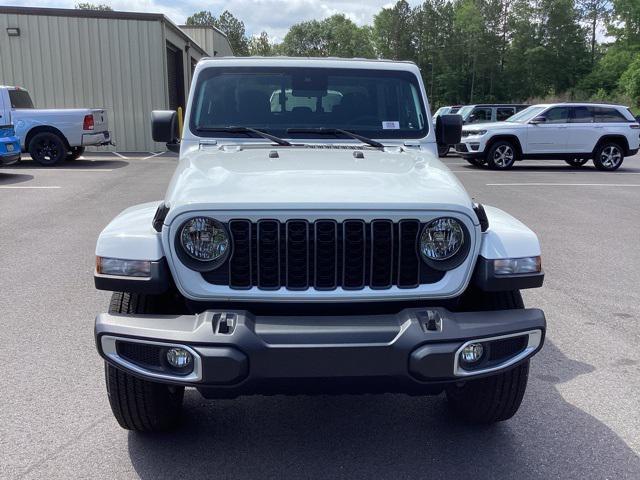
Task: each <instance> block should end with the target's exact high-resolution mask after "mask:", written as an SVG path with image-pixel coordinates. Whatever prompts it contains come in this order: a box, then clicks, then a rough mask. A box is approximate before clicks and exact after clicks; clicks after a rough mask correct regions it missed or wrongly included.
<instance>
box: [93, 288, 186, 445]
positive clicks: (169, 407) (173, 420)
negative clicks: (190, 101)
mask: <svg viewBox="0 0 640 480" xmlns="http://www.w3.org/2000/svg"><path fill="white" fill-rule="evenodd" d="M157 304H158V297H151V296H148V295H142V294H134V293H120V292H117V293H114V294H113V296H112V297H111V304H110V305H109V313H156V312H154V310H155V308H154V306H155V305H157ZM105 380H106V384H107V395H108V397H109V404H110V405H111V411H112V412H113V415H114V417H116V420H117V421H118V423H119V424H120V426H121V427H122V428H125V429H127V430H135V431H138V432H162V431H168V430H172V429H174V428H175V427H176V426H177V425H178V424H179V423H180V414H181V411H182V400H183V397H184V387H178V386H173V385H167V384H164V383H158V382H150V381H148V380H142V379H140V378H138V377H135V376H133V375H131V374H129V373H126V372H124V371H123V370H120V369H118V368H116V367H114V366H113V365H111V364H109V363H107V362H105Z"/></svg>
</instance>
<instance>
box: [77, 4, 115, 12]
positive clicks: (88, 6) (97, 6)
mask: <svg viewBox="0 0 640 480" xmlns="http://www.w3.org/2000/svg"><path fill="white" fill-rule="evenodd" d="M75 9H76V10H97V11H99V12H111V11H113V8H111V7H110V6H109V5H105V4H103V3H98V4H94V3H77V4H76V6H75Z"/></svg>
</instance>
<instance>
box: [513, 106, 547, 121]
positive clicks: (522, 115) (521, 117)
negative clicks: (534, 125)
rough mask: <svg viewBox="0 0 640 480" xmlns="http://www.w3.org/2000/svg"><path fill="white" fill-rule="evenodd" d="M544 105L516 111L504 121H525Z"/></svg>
mask: <svg viewBox="0 0 640 480" xmlns="http://www.w3.org/2000/svg"><path fill="white" fill-rule="evenodd" d="M544 108H545V107H527V108H525V109H524V110H522V111H520V112H518V113H516V114H515V115H514V116H513V117H509V118H508V119H507V120H505V121H506V122H514V123H525V122H528V121H529V120H531V119H532V118H533V117H535V116H537V115H538V114H539V113H540V112H541V111H543V110H544Z"/></svg>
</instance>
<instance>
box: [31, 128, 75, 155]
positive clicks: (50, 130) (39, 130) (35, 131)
mask: <svg viewBox="0 0 640 480" xmlns="http://www.w3.org/2000/svg"><path fill="white" fill-rule="evenodd" d="M39 133H53V134H55V135H57V136H59V137H60V139H61V140H62V141H63V142H64V144H65V146H66V147H67V149H71V146H70V145H69V140H67V137H66V136H65V134H64V133H62V132H61V131H60V130H58V129H57V128H56V127H52V126H51V125H38V126H36V127H33V128H32V129H31V130H29V131H28V132H27V134H26V135H25V138H24V148H25V150H26V151H29V144H30V143H31V140H32V139H33V137H35V136H36V135H37V134H39Z"/></svg>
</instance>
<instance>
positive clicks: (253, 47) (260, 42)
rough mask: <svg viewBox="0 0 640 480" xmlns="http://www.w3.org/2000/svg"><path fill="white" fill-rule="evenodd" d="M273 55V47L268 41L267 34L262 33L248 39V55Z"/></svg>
mask: <svg viewBox="0 0 640 480" xmlns="http://www.w3.org/2000/svg"><path fill="white" fill-rule="evenodd" d="M273 54H274V47H273V45H272V44H271V41H270V40H269V35H268V34H267V32H262V33H260V35H258V36H255V37H251V38H250V39H249V55H257V56H261V57H268V56H269V55H273Z"/></svg>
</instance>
